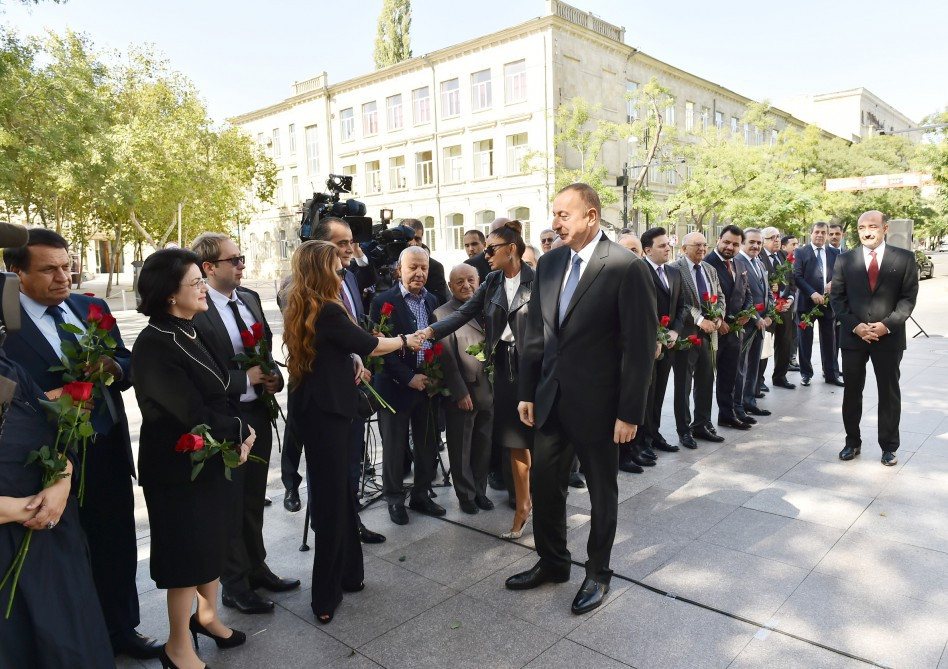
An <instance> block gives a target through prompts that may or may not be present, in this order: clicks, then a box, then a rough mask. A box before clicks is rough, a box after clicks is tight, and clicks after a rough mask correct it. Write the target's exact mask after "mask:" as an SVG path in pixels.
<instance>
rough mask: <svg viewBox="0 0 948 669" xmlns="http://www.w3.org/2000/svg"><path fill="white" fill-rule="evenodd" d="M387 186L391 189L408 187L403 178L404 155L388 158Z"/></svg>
mask: <svg viewBox="0 0 948 669" xmlns="http://www.w3.org/2000/svg"><path fill="white" fill-rule="evenodd" d="M388 187H389V188H391V189H392V190H401V189H402V188H408V182H407V181H406V180H405V156H398V157H396V158H389V159H388Z"/></svg>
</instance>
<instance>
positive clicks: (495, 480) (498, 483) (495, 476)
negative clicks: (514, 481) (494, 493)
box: [487, 472, 507, 490]
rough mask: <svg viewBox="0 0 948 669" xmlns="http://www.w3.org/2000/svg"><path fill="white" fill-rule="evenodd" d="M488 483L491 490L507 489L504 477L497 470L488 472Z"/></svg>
mask: <svg viewBox="0 0 948 669" xmlns="http://www.w3.org/2000/svg"><path fill="white" fill-rule="evenodd" d="M487 485H489V486H490V487H491V490H506V489H507V486H505V485H504V477H503V476H501V475H500V474H499V473H497V472H490V473H488V474H487Z"/></svg>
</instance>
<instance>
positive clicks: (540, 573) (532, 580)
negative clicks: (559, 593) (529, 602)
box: [504, 562, 569, 590]
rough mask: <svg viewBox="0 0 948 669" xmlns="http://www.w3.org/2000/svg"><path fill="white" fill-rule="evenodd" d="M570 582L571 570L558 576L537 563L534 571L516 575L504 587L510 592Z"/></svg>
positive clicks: (505, 582)
mask: <svg viewBox="0 0 948 669" xmlns="http://www.w3.org/2000/svg"><path fill="white" fill-rule="evenodd" d="M568 580H569V569H568V568H567V571H566V573H565V574H558V573H556V572H554V571H552V570H550V569H548V568H547V567H544V566H543V565H542V564H540V563H539V562H537V563H536V564H535V565H534V566H533V569H530V570H529V571H522V572H520V573H519V574H514V575H513V576H511V577H510V578H508V579H507V580H506V581H504V585H505V586H507V589H508V590H531V589H533V588H536V587H538V586H541V585H543V584H544V583H566V581H568Z"/></svg>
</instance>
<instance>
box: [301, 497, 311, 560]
mask: <svg viewBox="0 0 948 669" xmlns="http://www.w3.org/2000/svg"><path fill="white" fill-rule="evenodd" d="M308 536H309V500H308V499H307V500H306V515H304V516H303V543H302V544H300V553H305V552H306V551H308V550H309V544H307V543H306V539H307V537H308Z"/></svg>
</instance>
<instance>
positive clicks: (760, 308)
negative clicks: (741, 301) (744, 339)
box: [728, 304, 766, 334]
mask: <svg viewBox="0 0 948 669" xmlns="http://www.w3.org/2000/svg"><path fill="white" fill-rule="evenodd" d="M765 309H766V307H765V306H764V305H763V304H755V305H754V306H752V307H747V308H746V309H744V310H743V311H739V312H738V313H736V314H734V315H733V316H728V323H729V324H730V326H729V327H730V331H731V332H733V333H734V334H740V333H742V332H743V331H744V325H746V323H744V325H742V324H741V323H739V322H738V321H741V320H744V319H745V318H746V319H751V318H753V317H754V316H756V315H757V314H762V313H763V312H764V311H765Z"/></svg>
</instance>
